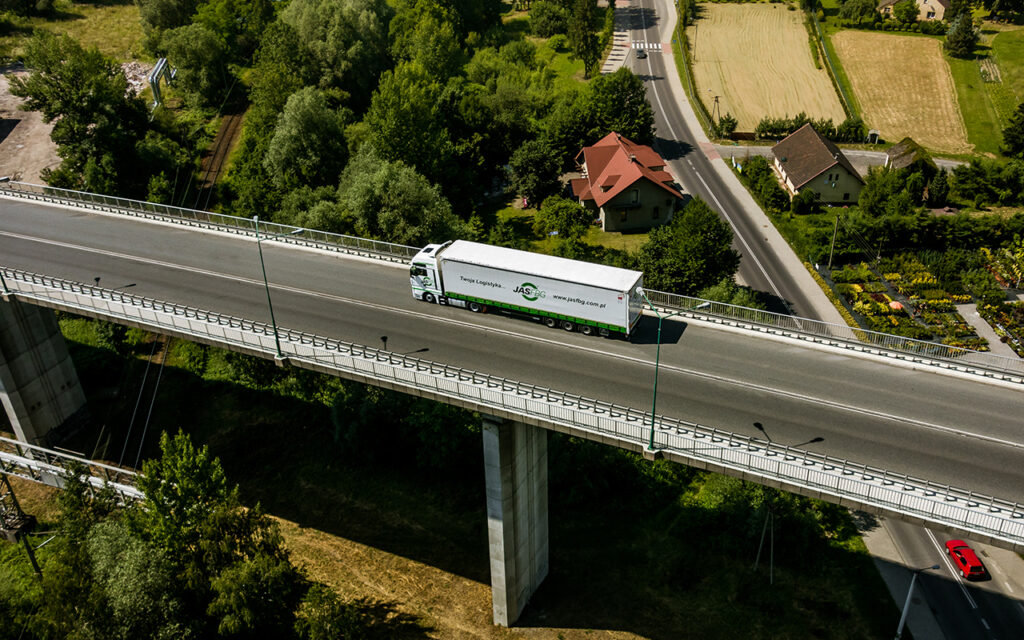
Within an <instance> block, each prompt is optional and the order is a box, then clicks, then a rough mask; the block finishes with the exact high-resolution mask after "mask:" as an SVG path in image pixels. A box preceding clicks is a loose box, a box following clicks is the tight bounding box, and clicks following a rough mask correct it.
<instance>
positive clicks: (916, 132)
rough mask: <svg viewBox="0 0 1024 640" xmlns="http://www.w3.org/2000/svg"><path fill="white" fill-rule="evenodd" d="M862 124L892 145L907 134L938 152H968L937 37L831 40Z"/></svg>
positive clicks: (857, 35) (850, 34)
mask: <svg viewBox="0 0 1024 640" xmlns="http://www.w3.org/2000/svg"><path fill="white" fill-rule="evenodd" d="M832 45H833V46H834V47H835V50H836V53H837V54H838V56H839V59H840V62H841V64H842V66H843V68H844V69H845V71H846V74H847V76H848V77H849V79H850V84H851V85H852V87H853V92H854V93H855V94H856V96H857V101H858V102H859V103H860V107H861V112H862V113H861V115H862V117H863V118H864V121H865V122H866V123H867V125H868V126H869V127H871V128H873V129H878V130H879V131H880V132H881V134H882V137H883V138H885V139H886V140H890V141H893V142H896V141H899V140H900V139H902V138H903V137H904V136H910V137H912V138H913V139H914V140H915V141H917V142H918V143H919V144H921V145H923V146H925V147H927V148H928V149H930V150H932V151H935V152H939V153H950V154H963V153H970V152H971V151H972V149H973V146H972V145H971V144H970V143H969V142H968V138H967V128H966V126H965V124H964V118H963V116H962V115H961V113H960V107H959V106H958V104H957V91H956V87H955V86H954V82H953V76H952V74H951V73H950V69H949V65H947V64H946V60H945V58H944V57H943V55H942V43H941V41H940V40H939V39H935V38H926V37H918V36H901V35H893V34H889V33H876V32H872V31H854V30H846V31H840V32H838V33H836V34H834V35H833V36H832Z"/></svg>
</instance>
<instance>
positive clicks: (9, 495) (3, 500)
mask: <svg viewBox="0 0 1024 640" xmlns="http://www.w3.org/2000/svg"><path fill="white" fill-rule="evenodd" d="M35 526H36V519H35V518H34V517H32V516H28V515H25V512H24V511H22V510H21V506H20V505H19V504H18V499H17V498H15V497H14V489H13V488H11V483H10V481H9V480H8V479H7V474H6V473H0V533H2V534H3V536H4V537H5V538H7V540H9V541H11V542H17V541H18V540H19V539H20V540H21V542H22V544H23V545H25V553H27V554H28V560H29V562H31V563H32V569H33V570H35V572H36V575H37V576H39V577H40V578H42V577H43V571H42V569H40V568H39V564H38V563H37V562H36V553H35V550H34V549H33V548H32V545H31V544H29V541H28V533H29V532H30V531H31V530H32V529H34V528H35Z"/></svg>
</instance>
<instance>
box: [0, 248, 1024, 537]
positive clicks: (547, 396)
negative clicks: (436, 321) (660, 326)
mask: <svg viewBox="0 0 1024 640" xmlns="http://www.w3.org/2000/svg"><path fill="white" fill-rule="evenodd" d="M0 274H2V275H3V276H4V281H5V282H6V284H7V286H8V288H9V290H10V291H11V293H12V294H13V295H15V296H16V297H17V298H18V299H25V300H27V301H35V302H37V303H39V304H43V305H46V306H53V307H57V308H63V309H67V310H72V311H78V312H81V313H86V314H88V315H99V316H102V317H105V318H107V319H110V320H113V321H115V322H117V321H127V322H129V323H133V324H138V325H141V326H146V327H149V328H151V329H152V330H153V331H157V332H160V331H167V332H171V333H174V334H176V335H185V336H190V337H194V338H196V339H200V340H202V341H205V342H214V343H217V344H219V345H221V346H223V347H225V348H228V349H239V348H243V349H245V350H248V351H250V352H258V353H262V354H264V356H266V357H274V355H275V354H276V353H277V349H276V346H275V339H274V338H275V336H274V332H273V329H272V328H271V327H270V326H268V325H266V324H263V323H259V322H254V321H251V320H247V319H244V318H237V317H231V316H226V315H223V314H219V313H216V312H214V311H208V310H202V309H197V308H193V307H187V306H184V305H179V304H173V303H167V302H161V301H159V300H154V299H151V298H144V297H141V296H135V295H130V294H128V293H124V292H121V291H113V290H109V289H101V288H99V287H94V286H90V285H86V284H81V283H76V282H70V281H66V280H59V279H56V278H51V277H49V276H44V275H38V274H31V273H26V272H21V271H15V270H11V269H3V268H0ZM278 331H279V335H280V344H281V352H282V354H283V355H284V357H286V358H287V359H288V361H289V362H292V363H293V364H296V365H298V366H303V367H307V368H312V369H318V370H321V371H324V370H326V371H335V372H338V373H339V374H341V375H348V376H350V377H355V378H357V379H363V380H372V381H375V382H377V383H380V384H382V385H386V386H388V387H390V388H395V389H399V390H403V389H404V390H409V391H411V392H420V393H422V392H426V394H427V395H430V396H432V397H435V398H440V399H451V400H452V401H454V402H456V403H457V404H461V405H463V406H473V407H476V408H478V409H479V410H481V411H484V412H488V411H493V412H494V413H496V414H499V415H501V414H509V415H516V416H521V417H523V418H526V419H530V420H532V421H533V422H535V423H541V424H551V425H557V426H559V427H561V428H562V429H563V430H567V431H570V432H572V431H575V432H577V433H581V434H582V433H584V432H585V433H588V434H592V435H594V436H597V437H598V438H599V439H601V440H602V441H605V442H609V443H612V442H616V443H618V444H619V445H620V446H622V447H624V448H627V449H632V450H635V451H636V450H640V449H642V448H644V447H645V446H646V444H647V442H648V439H649V438H650V437H651V433H652V429H653V432H654V442H655V447H656V449H658V450H660V451H662V452H663V453H665V454H669V455H675V456H678V457H681V458H685V459H687V460H690V461H700V462H703V463H706V464H707V465H708V466H712V467H715V468H719V469H724V470H731V471H732V472H734V473H736V474H737V475H745V476H747V477H751V476H753V477H756V478H760V479H762V480H764V481H766V482H767V483H769V484H771V483H778V484H782V485H786V486H798V487H806V488H809V489H812V490H814V491H815V492H817V493H818V494H820V495H822V496H830V497H831V498H832V499H833V500H835V501H837V502H841V503H843V504H865V505H875V506H879V507H884V508H886V509H889V510H891V511H894V512H897V513H903V514H906V515H909V516H914V517H917V518H920V519H922V520H924V521H927V522H930V523H934V524H936V525H940V526H950V527H956V528H960V529H966V530H969V531H973V532H975V533H977V534H984V535H987V536H989V537H990V538H992V539H998V540H1003V541H1006V542H1009V543H1011V544H1012V545H1016V547H1017V548H1019V549H1024V507H1022V506H1021V505H1020V504H1018V503H1016V502H1011V501H1007V500H1003V499H999V498H996V497H993V496H982V495H979V494H976V493H973V492H971V491H967V490H964V489H958V488H955V487H950V486H947V485H939V484H936V483H933V482H930V481H928V480H924V479H921V478H914V477H910V476H907V475H905V474H899V473H894V472H891V471H887V470H884V469H878V468H873V467H869V466H866V465H862V464H858V463H856V462H851V461H849V460H843V459H838V458H834V457H830V456H824V455H819V454H815V453H811V452H808V451H804V450H800V449H795V448H791V447H782V446H778V445H775V444H773V443H771V442H766V441H762V440H757V439H753V438H748V437H745V436H742V435H737V434H733V433H729V432H726V431H722V430H720V429H717V428H713V427H708V426H704V425H699V424H694V423H691V422H687V421H685V420H680V419H677V418H671V417H666V416H655V417H654V418H653V420H652V416H651V413H650V412H649V411H641V410H637V409H633V408H631V407H625V406H621V405H616V404H611V403H607V402H603V401H601V400H598V399H594V398H586V397H583V396H578V395H573V394H569V393H565V392H562V391H557V390H555V389H549V388H545V387H539V386H536V385H531V384H527V383H523V382H518V381H515V380H510V379H508V378H502V377H499V376H493V375H488V374H484V373H479V372H476V371H471V370H468V369H463V368H459V367H453V366H449V365H445V364H441V363H436V362H431V361H428V360H423V359H420V358H415V357H412V356H408V355H401V354H397V353H392V352H389V351H384V350H381V349H375V348H372V347H367V346H363V345H358V344H352V343H348V342H343V341H340V340H334V339H330V338H325V337H322V336H316V335H312V334H307V333H303V332H299V331H293V330H288V329H282V328H280V327H279V328H278ZM652 422H653V424H652Z"/></svg>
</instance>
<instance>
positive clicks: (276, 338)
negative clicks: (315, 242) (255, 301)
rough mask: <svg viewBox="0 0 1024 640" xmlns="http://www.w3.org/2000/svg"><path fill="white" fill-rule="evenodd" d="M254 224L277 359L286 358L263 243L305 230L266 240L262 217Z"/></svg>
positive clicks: (282, 234)
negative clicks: (275, 313)
mask: <svg viewBox="0 0 1024 640" xmlns="http://www.w3.org/2000/svg"><path fill="white" fill-rule="evenodd" d="M252 221H253V224H254V225H255V226H256V247H257V248H258V249H259V252H260V269H262V270H263V287H264V289H266V292H267V307H268V308H269V309H270V326H271V327H273V329H274V346H275V347H276V348H277V357H278V358H284V354H283V353H281V337H280V336H279V335H278V333H277V321H275V320H274V304H273V303H272V302H271V301H270V283H268V282H267V265H266V264H264V262H263V241H264V240H271V239H273V238H277V237H279V236H287V235H295V234H297V233H302V232H303V231H304V230H303V229H295V230H294V231H291V232H290V233H279V234H275V235H272V236H267V237H266V238H260V217H259V216H253V217H252Z"/></svg>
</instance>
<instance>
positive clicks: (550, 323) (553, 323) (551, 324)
mask: <svg viewBox="0 0 1024 640" xmlns="http://www.w3.org/2000/svg"><path fill="white" fill-rule="evenodd" d="M543 322H544V326H545V327H547V328H549V329H554V328H555V327H557V326H558V321H557V320H555V319H554V318H551V317H545V318H544V320H543Z"/></svg>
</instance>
